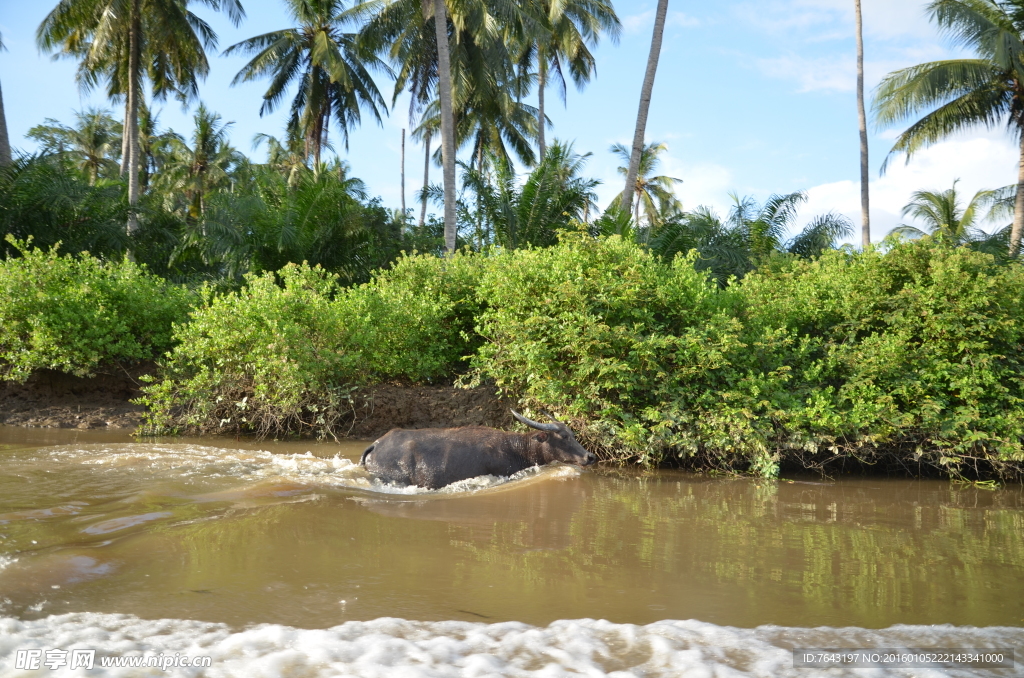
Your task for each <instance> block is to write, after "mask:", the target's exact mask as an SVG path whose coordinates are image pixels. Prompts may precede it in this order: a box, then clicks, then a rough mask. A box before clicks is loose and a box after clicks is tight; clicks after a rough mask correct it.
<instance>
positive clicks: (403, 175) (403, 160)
mask: <svg viewBox="0 0 1024 678" xmlns="http://www.w3.org/2000/svg"><path fill="white" fill-rule="evenodd" d="M401 183H402V223H403V224H405V128H404V127H403V128H402V182H401ZM402 228H405V227H404V226H403V227H402Z"/></svg>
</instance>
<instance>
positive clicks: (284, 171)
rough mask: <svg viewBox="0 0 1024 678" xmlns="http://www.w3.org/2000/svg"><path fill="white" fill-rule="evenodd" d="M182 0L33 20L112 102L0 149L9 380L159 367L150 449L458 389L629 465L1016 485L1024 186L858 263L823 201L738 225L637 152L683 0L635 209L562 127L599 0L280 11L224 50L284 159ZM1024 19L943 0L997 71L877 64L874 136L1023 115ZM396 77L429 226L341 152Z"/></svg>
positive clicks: (923, 213)
mask: <svg viewBox="0 0 1024 678" xmlns="http://www.w3.org/2000/svg"><path fill="white" fill-rule="evenodd" d="M190 4H192V3H190V2H186V1H180V0H61V1H60V2H59V4H58V5H57V7H56V8H55V9H54V10H53V11H52V12H51V13H50V14H49V15H48V16H47V18H46V19H45V20H44V22H43V24H42V25H41V26H40V28H39V32H38V35H37V40H38V42H39V45H40V46H41V47H42V48H44V49H45V50H48V51H52V52H56V53H57V54H58V55H59V56H63V57H66V58H72V59H75V60H76V61H77V62H78V66H79V68H78V73H77V77H78V82H79V85H80V86H82V87H84V88H92V87H96V86H100V85H103V86H104V87H105V88H106V92H107V94H108V95H109V97H110V99H111V101H112V102H113V103H114V104H116V105H117V106H118V107H119V108H118V109H117V113H116V114H114V113H111V111H110V110H105V109H103V108H88V109H85V110H83V111H80V112H78V113H76V119H75V120H74V121H73V122H72V123H70V124H66V123H64V122H61V121H59V120H56V119H51V118H47V119H46V120H44V121H43V123H42V124H40V125H38V126H36V127H33V128H32V129H31V130H30V132H29V137H30V138H31V139H32V140H33V141H35V142H36V144H37V148H38V151H37V152H36V153H34V154H27V153H18V152H16V153H14V154H12V155H11V157H10V160H9V161H7V160H6V159H5V158H4V157H3V154H2V150H3V149H2V148H0V229H2V230H3V233H4V235H5V236H6V239H5V240H4V241H3V243H2V244H0V248H2V249H0V255H2V259H0V291H3V295H0V378H2V379H6V380H15V381H20V380H24V379H26V378H27V377H28V376H29V375H30V374H31V373H32V372H33V371H34V370H40V369H55V370H61V371H65V372H69V373H73V374H77V375H89V374H92V373H94V372H96V371H97V370H100V369H106V368H107V367H109V366H112V365H124V364H126V363H131V362H139V361H155V362H156V364H157V367H156V368H155V370H154V371H153V374H152V382H151V384H150V385H149V386H148V387H147V389H146V395H145V397H144V402H145V403H146V404H147V405H148V406H149V419H148V421H147V424H146V430H148V431H149V432H159V433H168V432H232V433H255V434H258V435H287V434H311V435H318V436H330V435H341V434H344V432H345V430H347V427H348V426H349V425H350V424H351V418H352V416H353V408H352V404H353V400H352V398H353V397H354V396H353V394H354V393H355V391H356V389H359V388H361V387H364V386H367V385H372V384H377V383H381V382H384V381H391V382H396V381H397V382H400V383H404V384H427V383H437V382H439V381H440V382H446V383H459V384H462V385H472V384H488V385H489V386H491V387H493V388H496V389H498V390H499V391H501V392H502V393H503V394H505V395H507V396H509V397H511V398H513V399H515V400H518V401H519V402H520V404H521V405H522V406H524V407H526V408H529V409H531V410H533V411H542V410H544V409H550V410H553V411H555V412H557V413H558V414H559V415H560V416H562V417H565V418H568V419H570V420H571V421H572V422H573V424H574V425H575V427H576V428H577V429H578V430H579V431H580V434H581V437H582V438H583V439H584V440H585V441H586V442H587V443H588V444H589V445H591V446H592V447H593V448H594V449H597V450H601V451H602V453H603V454H604V455H605V457H606V458H609V459H615V460H619V461H623V462H634V463H639V464H643V465H657V464H661V463H674V464H681V465H691V466H697V467H701V468H713V469H720V470H741V471H746V472H750V473H754V474H758V475H763V476H772V475H775V474H777V473H778V472H779V469H780V467H782V466H784V465H786V464H798V465H801V466H802V467H817V468H825V469H835V468H839V467H841V466H842V465H853V466H858V467H863V466H865V465H883V466H884V465H902V466H905V467H911V466H912V467H913V468H914V469H917V470H919V471H920V470H937V471H938V472H941V473H945V474H947V475H951V476H959V475H975V476H981V475H998V476H1004V477H1009V476H1013V475H1015V474H1019V473H1020V472H1021V470H1022V469H1024V464H1022V462H1024V447H1022V445H1024V419H1022V417H1021V416H1019V415H1018V414H1017V413H1018V412H1020V411H1021V407H1020V405H1021V402H1022V401H1021V399H1022V398H1024V381H1022V380H1021V379H1020V377H1019V375H1020V373H1021V368H1022V367H1024V365H1022V364H1021V363H1022V360H1024V353H1022V352H1021V346H1022V345H1024V341H1022V339H1024V337H1022V336H1021V334H1020V333H1021V331H1022V330H1021V329H1020V328H1021V327H1024V322H1022V321H1024V308H1022V307H1021V303H1022V302H1021V301H1020V300H1021V299H1024V296H1022V293H1024V277H1022V276H1024V272H1022V271H1024V269H1022V268H1021V266H1020V261H1019V257H1018V256H1017V254H1018V250H1019V241H1020V222H1021V218H1022V215H1024V203H1022V201H1024V190H1018V188H1019V187H1018V186H1009V187H1005V188H1001V189H997V190H992V191H982V192H979V193H978V194H976V195H975V196H974V197H973V198H972V199H971V200H969V201H967V203H966V204H964V200H963V198H964V196H961V195H960V194H959V193H958V192H957V188H956V184H954V186H953V187H952V188H951V189H948V190H945V191H934V190H921V191H918V192H916V193H914V194H913V195H912V196H911V199H910V202H909V203H908V205H907V206H906V208H905V209H904V211H903V216H904V217H909V218H910V221H908V223H905V224H902V225H900V226H899V227H897V228H896V229H894V231H893V232H892V233H891V234H890V236H889V237H888V238H886V240H884V241H883V242H882V243H879V244H878V245H877V246H870V244H868V243H866V246H865V247H863V248H860V249H855V248H853V247H852V246H851V245H844V244H843V243H844V241H846V240H847V239H849V238H850V237H851V236H853V234H854V226H853V223H852V222H851V221H850V220H849V219H848V218H846V217H844V216H842V215H840V214H837V213H825V214H820V215H816V216H811V217H802V216H801V215H802V214H803V212H804V211H805V208H806V204H807V202H808V197H807V194H806V193H804V192H801V191H794V192H789V193H780V194H772V195H770V196H768V197H767V198H766V199H765V200H763V201H761V200H759V199H758V198H755V197H751V196H740V195H734V196H733V205H732V207H731V208H730V210H729V211H728V213H727V214H726V215H725V217H724V218H723V217H722V216H720V215H719V213H717V212H716V211H715V210H714V209H713V208H711V207H708V206H704V205H695V206H689V205H684V204H683V202H682V201H681V200H680V198H679V196H678V195H677V192H676V191H677V187H678V185H679V183H680V182H681V181H682V180H683V179H684V177H679V178H677V177H670V176H667V175H666V174H663V173H661V171H660V170H659V169H658V165H659V161H660V160H662V159H663V158H664V153H665V152H666V150H667V146H666V145H665V144H664V143H661V142H659V141H657V140H650V139H647V138H646V136H645V124H646V116H647V109H648V107H649V105H650V101H651V96H652V90H653V83H654V76H655V72H656V69H657V62H658V54H659V52H660V41H661V37H662V33H663V31H664V28H665V22H666V15H667V5H668V3H667V0H660V1H659V3H658V7H657V11H656V17H655V30H654V35H653V38H652V49H651V55H650V58H649V60H648V70H647V76H646V77H645V79H644V84H643V88H642V92H641V105H640V110H639V113H638V118H637V126H636V129H635V134H634V141H633V144H632V146H631V147H628V146H625V145H623V144H616V145H615V146H613V147H612V149H611V153H612V154H613V155H615V156H617V158H618V160H620V161H621V167H620V168H619V169H620V174H621V175H622V176H623V177H624V178H625V180H626V184H625V187H624V189H623V190H622V191H621V192H620V193H619V194H618V195H617V197H616V198H615V199H614V200H613V201H612V202H611V203H610V204H607V205H598V204H597V199H598V198H597V188H598V186H599V185H600V182H599V181H598V180H596V179H594V178H591V177H588V176H587V162H588V161H589V160H590V159H591V158H592V155H591V154H590V153H588V152H578V151H577V150H576V149H574V147H573V145H572V144H570V143H566V142H562V141H559V140H557V139H554V140H553V141H551V142H550V143H549V142H548V139H547V136H546V132H547V128H548V127H549V121H548V119H547V117H546V115H545V108H546V105H547V104H546V102H545V91H546V89H547V87H548V86H549V85H550V83H551V82H552V81H553V82H554V83H555V85H556V86H560V87H561V89H562V92H563V96H564V93H565V88H566V83H567V78H568V79H570V80H573V81H574V82H575V84H576V85H577V86H579V87H582V86H584V85H586V84H587V82H589V81H590V79H591V78H592V77H593V76H594V73H595V59H594V56H593V54H592V53H591V51H590V49H591V48H593V46H594V45H596V44H597V43H598V41H599V39H600V38H601V37H603V36H605V35H607V37H609V38H610V39H612V40H614V39H616V37H617V36H618V34H619V31H620V23H619V20H618V18H617V17H616V15H615V11H614V9H613V7H612V5H611V3H610V2H606V1H605V0H588V1H587V2H583V1H578V0H567V1H566V2H558V3H555V2H549V1H548V0H530V1H524V2H516V3H506V2H498V1H497V0H472V1H470V2H452V1H449V0H428V1H426V2H419V1H416V2H414V1H413V0H372V1H368V2H358V3H346V2H343V1H342V0H286V2H285V5H286V7H287V9H288V11H289V13H290V17H291V22H290V25H289V26H287V27H285V28H282V29H280V30H276V31H273V32H270V33H266V34H264V35H261V36H256V37H253V38H250V39H247V40H243V41H241V42H239V43H237V44H235V45H233V46H231V47H229V48H228V50H227V52H228V53H232V54H236V53H237V54H244V55H246V56H248V57H249V61H248V62H247V63H246V64H245V66H244V67H243V68H242V69H241V71H239V73H238V74H237V76H236V77H235V81H236V82H247V81H266V83H267V84H266V90H265V93H264V94H263V99H262V103H261V104H260V111H261V113H266V112H270V111H272V110H274V109H275V108H276V107H277V106H279V105H281V103H282V102H285V100H286V99H289V100H290V104H289V105H290V115H289V116H288V120H287V123H286V126H285V129H284V130H281V131H280V133H281V136H274V135H272V134H269V133H263V134H259V135H257V136H256V137H255V138H254V139H252V140H251V141H252V144H253V147H254V148H257V147H259V148H265V150H266V159H265V161H264V162H260V161H259V160H257V159H254V158H251V157H249V156H247V155H246V154H245V153H243V152H242V151H241V150H239V148H238V147H237V146H236V145H235V143H234V141H233V140H232V138H231V131H232V123H231V121H230V120H229V119H225V117H224V116H222V115H221V114H220V113H218V112H216V111H213V110H210V109H209V108H208V107H207V106H205V105H204V104H203V103H202V102H200V101H199V96H198V94H199V83H200V82H201V80H202V79H203V77H204V76H205V75H206V73H207V71H208V63H207V60H206V59H207V57H206V52H207V50H210V49H213V48H214V47H215V46H216V36H215V35H214V34H213V32H212V30H211V29H210V27H209V26H208V25H207V24H205V23H204V22H202V20H200V19H199V18H198V17H197V16H196V15H195V14H193V13H192V12H191V11H190V9H189V6H190ZM200 4H203V5H206V6H207V7H209V8H212V9H214V10H217V11H224V12H226V13H227V14H228V17H229V19H231V20H232V21H235V22H236V23H237V22H238V21H240V20H241V19H242V18H243V17H244V11H243V9H242V6H241V4H240V3H239V2H238V1H237V0H201V3H200ZM1018 4H1019V2H1018V0H1006V1H1005V2H997V1H996V0H935V1H934V2H932V4H931V5H930V11H931V12H932V15H933V17H934V18H935V19H936V21H937V22H938V23H939V25H940V26H942V27H943V28H944V29H946V30H947V31H949V32H950V33H951V35H952V36H953V37H954V39H955V40H958V41H960V43H962V44H964V45H966V46H970V47H972V48H974V49H976V50H977V51H978V53H979V58H978V59H973V60H971V59H968V60H956V61H951V62H941V63H936V64H924V65H922V66H919V67H915V68H912V69H905V70H904V71H899V72H897V73H894V74H891V75H890V76H889V77H888V78H886V80H885V81H883V83H882V86H881V87H880V88H879V91H878V96H877V98H876V105H875V110H876V113H877V118H878V120H879V122H881V123H883V124H893V123H895V122H897V121H899V120H903V119H906V118H908V117H915V116H917V115H918V114H921V113H924V117H922V118H921V119H920V120H919V121H918V122H916V123H914V124H913V125H911V127H910V128H909V129H908V130H907V131H906V132H904V133H903V134H902V135H901V136H900V137H899V138H898V140H897V143H896V146H895V147H894V150H893V153H894V154H896V153H905V154H906V155H907V156H908V158H909V157H910V156H912V155H913V154H914V153H915V152H916V151H918V150H920V149H921V148H923V147H924V146H927V145H928V144H930V143H934V142H935V141H937V140H939V139H940V138H942V137H944V136H946V135H948V134H950V133H952V132H955V131H957V130H960V129H963V128H965V127H967V126H969V125H973V124H977V123H982V124H989V125H991V124H995V123H996V122H1003V121H1006V120H1008V121H1009V123H1010V125H1011V128H1012V129H1014V130H1016V131H1017V132H1018V133H1019V132H1020V128H1022V127H1024V123H1021V122H1020V121H1019V120H1018V118H1019V117H1020V116H1019V115H1018V114H1019V113H1020V111H1018V109H1017V107H1016V104H1015V103H1014V102H1015V101H1017V100H1018V99H1019V98H1021V96H1019V95H1024V91H1018V90H1019V89H1020V86H1019V84H1018V80H1017V75H1016V73H1017V71H1018V70H1021V69H1020V68H1019V67H1020V64H1019V63H1018V62H1019V61H1020V56H1019V55H1020V54H1022V53H1024V46H1022V47H1021V49H1019V50H1018V49H1017V47H1016V45H1018V43H1019V42H1020V36H1021V34H1022V31H1021V30H1019V28H1018V23H1019V17H1020V16H1024V10H1020V11H1015V10H1014V8H1016V7H1017V5H1018ZM1018 9H1020V8H1018ZM1014 22H1018V23H1014ZM1021 45H1024V43H1021ZM1008 55H1009V56H1008ZM1014 55H1016V56H1014ZM1015 60H1016V61H1015ZM1022 72H1024V71H1022ZM381 78H384V79H387V78H390V79H393V81H394V83H393V89H392V92H391V98H390V102H389V101H387V99H386V97H385V95H384V94H382V92H384V91H385V90H383V89H382V88H381V85H380V83H379V82H378V80H379V79H381ZM381 82H383V81H381ZM144 85H146V86H144ZM535 86H536V87H537V93H536V94H537V97H538V98H537V100H536V103H537V105H536V106H534V105H532V104H531V103H528V101H533V100H532V99H531V98H530V97H531V96H532V93H533V87H535ZM147 92H148V101H147V100H146V96H144V94H146V93H147ZM403 94H408V95H409V99H410V108H409V110H408V116H409V126H410V127H411V128H413V132H412V135H413V137H414V138H419V139H422V140H423V141H425V146H426V156H425V158H424V162H425V172H424V175H425V176H424V183H423V187H422V190H421V191H420V192H419V196H418V197H419V198H420V199H421V201H422V206H421V211H420V217H419V219H418V220H415V219H414V218H413V216H412V215H411V214H409V213H407V211H406V210H405V208H404V196H403V206H402V208H401V209H389V208H388V207H386V206H384V205H383V204H382V202H381V200H380V199H378V198H374V197H372V196H371V195H370V194H369V193H368V191H367V187H366V186H365V185H364V184H363V182H362V181H360V180H359V179H358V178H357V177H355V176H353V175H352V174H351V170H350V167H349V166H348V164H347V163H346V162H345V161H344V160H343V159H342V155H343V147H345V146H347V141H348V138H349V135H351V134H354V133H356V129H357V127H358V126H359V125H360V124H362V122H363V119H364V116H365V118H367V119H369V120H371V121H380V120H381V119H382V117H383V116H385V115H388V114H390V113H393V109H394V107H395V104H396V102H397V100H398V97H399V96H400V95H403ZM167 97H175V98H177V99H179V100H180V101H182V102H185V103H187V104H189V105H193V104H194V105H195V108H194V115H193V118H192V123H191V124H192V129H191V130H187V131H175V130H172V129H164V128H161V126H160V122H159V116H158V113H157V111H155V110H154V109H153V106H154V105H155V103H156V102H158V101H160V100H162V99H165V98H167ZM253 105H254V106H256V105H257V102H255V101H254V102H253ZM121 106H123V107H124V112H123V116H122V114H121V109H120V107H121ZM2 112H3V109H2V100H0V123H2V122H3V119H2ZM862 127H863V125H862ZM0 128H2V125H0ZM0 131H2V129H0ZM433 140H440V142H441V143H440V147H439V148H438V149H436V150H435V151H434V152H433V153H432V152H431V143H432V141H433ZM460 154H461V155H460ZM891 157H893V155H892V154H890V158H891ZM863 158H864V159H863V163H862V167H863V166H865V165H864V163H866V155H865V156H863ZM432 163H433V164H440V165H441V167H442V178H441V181H440V183H439V184H433V183H431V182H430V181H429V170H430V165H431V164H432ZM1022 166H1024V164H1022ZM1022 176H1024V175H1022ZM403 178H404V176H403ZM1022 181H1024V179H1022ZM617 188H618V185H616V189H617ZM863 197H864V199H865V201H864V203H863V204H864V205H865V206H866V204H867V203H866V194H865V195H864V196H863ZM430 202H433V203H434V204H435V205H436V206H438V207H439V208H441V212H442V214H441V216H440V217H434V216H432V215H430V216H428V215H427V205H428V204H429V203H430ZM1010 214H1012V215H1013V224H1012V225H1011V226H1008V227H1006V228H1000V225H1001V224H1002V223H1003V222H1001V221H1000V220H1002V219H1005V218H1007V217H1009V215H1010ZM986 220H989V221H991V222H993V223H995V224H996V228H995V229H994V234H993V233H990V232H989V231H987V230H984V229H982V228H981V224H982V223H983V222H984V221H986ZM126 224H127V228H126ZM866 225H867V215H866V207H865V214H864V216H863V220H862V224H861V226H862V234H863V233H864V232H865V231H864V230H863V228H864V227H866ZM26 291H30V293H26Z"/></svg>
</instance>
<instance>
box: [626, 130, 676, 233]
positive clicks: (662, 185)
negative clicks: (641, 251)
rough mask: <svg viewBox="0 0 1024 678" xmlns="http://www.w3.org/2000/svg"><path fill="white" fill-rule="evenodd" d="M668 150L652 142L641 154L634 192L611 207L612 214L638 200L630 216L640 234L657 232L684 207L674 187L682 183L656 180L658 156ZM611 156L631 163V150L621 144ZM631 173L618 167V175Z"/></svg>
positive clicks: (657, 178) (671, 178)
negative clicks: (667, 218) (656, 230)
mask: <svg viewBox="0 0 1024 678" xmlns="http://www.w3.org/2000/svg"><path fill="white" fill-rule="evenodd" d="M667 150H668V146H667V145H665V144H659V143H656V142H653V141H652V142H651V143H649V144H647V145H646V146H644V148H643V151H642V152H641V154H640V162H639V164H638V165H637V169H636V174H635V179H634V181H633V190H632V191H630V195H629V196H628V198H626V199H624V197H625V196H624V194H622V193H620V194H619V195H618V196H616V197H615V199H614V200H613V201H612V204H611V205H609V210H617V209H619V208H624V205H626V204H630V203H631V202H633V199H635V200H636V202H635V205H634V206H633V212H632V214H631V216H632V219H633V222H634V224H635V227H636V228H637V229H638V230H644V229H646V232H649V231H650V229H652V228H656V227H657V226H658V225H659V224H660V223H661V222H663V221H664V220H665V218H666V217H670V216H671V215H673V214H676V213H678V212H681V211H682V209H683V204H682V203H681V202H680V201H679V199H678V198H676V195H675V186H676V184H678V183H682V181H683V180H682V179H677V178H675V177H669V176H663V175H659V176H653V175H654V172H655V170H656V169H657V167H658V162H659V160H658V156H659V155H661V154H662V153H664V152H665V151H667ZM611 152H612V153H614V154H616V155H617V156H619V158H620V159H621V160H622V161H623V162H625V163H629V162H630V159H631V153H630V150H629V149H627V148H626V147H625V146H623V145H622V144H614V145H613V146H612V147H611ZM628 171H629V167H628V165H626V166H620V167H619V174H621V175H623V176H625V175H626V174H627V172H628ZM641 212H643V215H644V219H643V222H642V224H641V219H640V214H641Z"/></svg>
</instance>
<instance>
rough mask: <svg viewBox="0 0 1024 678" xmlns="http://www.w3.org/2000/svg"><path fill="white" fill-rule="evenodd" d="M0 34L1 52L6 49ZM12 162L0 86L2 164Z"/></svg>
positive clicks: (0, 154) (0, 162)
mask: <svg viewBox="0 0 1024 678" xmlns="http://www.w3.org/2000/svg"><path fill="white" fill-rule="evenodd" d="M6 49H7V48H6V47H4V39H3V36H0V52H4V51H6ZM10 164H11V142H10V140H9V139H8V137H7V116H5V115H4V91H3V89H2V88H0V165H10Z"/></svg>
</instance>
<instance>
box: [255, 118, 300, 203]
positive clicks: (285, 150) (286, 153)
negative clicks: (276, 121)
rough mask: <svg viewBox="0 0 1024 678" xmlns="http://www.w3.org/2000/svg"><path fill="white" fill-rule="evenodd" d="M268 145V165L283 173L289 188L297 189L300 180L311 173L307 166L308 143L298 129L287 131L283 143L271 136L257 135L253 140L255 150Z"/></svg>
mask: <svg viewBox="0 0 1024 678" xmlns="http://www.w3.org/2000/svg"><path fill="white" fill-rule="evenodd" d="M264 142H266V144H267V165H269V166H270V167H272V168H273V169H275V170H277V171H278V172H280V173H281V176H283V177H284V178H285V180H286V183H287V185H288V187H289V188H295V187H296V186H297V185H298V182H299V179H300V178H301V177H302V176H303V175H304V174H305V173H306V172H308V171H309V167H308V166H307V165H306V159H307V157H308V156H307V155H306V141H305V139H303V137H302V134H301V133H300V131H299V130H297V129H289V130H287V136H286V137H285V141H284V142H283V143H282V142H281V141H280V140H279V139H278V138H277V137H274V136H271V135H269V134H262V133H260V134H257V135H256V136H254V137H253V139H252V147H253V150H255V149H257V148H259V147H260V145H262V144H263V143H264Z"/></svg>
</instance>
